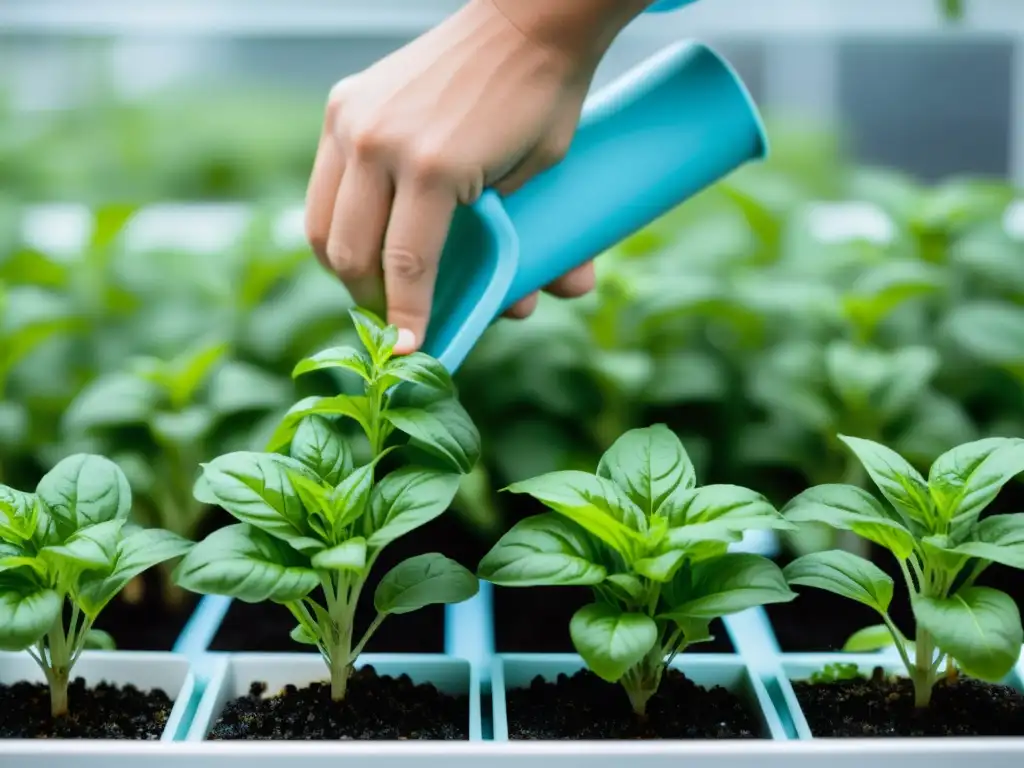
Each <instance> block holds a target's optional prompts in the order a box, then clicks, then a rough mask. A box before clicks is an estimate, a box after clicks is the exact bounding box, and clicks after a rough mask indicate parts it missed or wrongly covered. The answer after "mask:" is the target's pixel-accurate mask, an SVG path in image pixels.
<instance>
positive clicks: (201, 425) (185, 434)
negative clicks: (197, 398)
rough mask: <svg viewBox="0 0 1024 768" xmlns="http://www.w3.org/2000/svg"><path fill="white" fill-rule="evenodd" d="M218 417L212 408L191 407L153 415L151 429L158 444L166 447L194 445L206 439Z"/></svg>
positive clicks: (202, 406) (203, 406)
mask: <svg viewBox="0 0 1024 768" xmlns="http://www.w3.org/2000/svg"><path fill="white" fill-rule="evenodd" d="M216 416H217V415H216V414H215V413H214V412H213V409H212V408H207V407H206V406H205V405H191V406H188V407H185V408H183V409H182V410H180V411H164V412H161V413H155V414H153V417H152V419H151V420H150V428H151V429H152V430H153V436H154V437H155V438H156V440H157V442H158V443H160V444H162V445H164V446H173V447H174V448H177V447H178V446H182V445H190V444H192V445H194V444H196V443H200V442H201V441H203V440H205V439H206V437H207V436H208V434H209V432H210V430H212V429H213V427H214V424H215V423H216ZM174 448H172V450H173V449H174Z"/></svg>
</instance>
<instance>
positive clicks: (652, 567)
mask: <svg viewBox="0 0 1024 768" xmlns="http://www.w3.org/2000/svg"><path fill="white" fill-rule="evenodd" d="M688 556H689V552H688V551H687V550H685V549H674V550H670V551H669V552H664V553H662V554H660V555H653V556H651V557H642V558H640V559H639V560H637V561H636V562H634V563H633V570H635V571H636V572H637V573H638V574H640V575H641V576H643V577H645V578H648V579H650V580H651V581H660V582H666V581H671V579H672V577H673V576H675V573H676V571H677V570H678V569H679V566H681V565H682V564H683V562H684V561H685V560H686V558H687V557H688Z"/></svg>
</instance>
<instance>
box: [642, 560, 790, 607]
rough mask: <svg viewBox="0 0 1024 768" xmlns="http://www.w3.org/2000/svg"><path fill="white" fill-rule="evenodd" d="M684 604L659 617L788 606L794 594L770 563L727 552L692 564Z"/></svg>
mask: <svg viewBox="0 0 1024 768" xmlns="http://www.w3.org/2000/svg"><path fill="white" fill-rule="evenodd" d="M689 576H690V584H689V587H690V588H689V590H688V591H687V592H688V594H687V595H686V601H685V602H683V603H682V604H676V605H672V606H670V610H669V611H667V612H665V613H664V614H663V615H662V616H663V617H664V618H670V619H673V620H675V621H682V620H684V619H708V620H710V619H717V618H719V617H720V616H728V615H730V614H733V613H739V612H740V611H745V610H746V609H748V608H754V607H756V606H759V605H766V604H768V603H788V602H789V601H791V600H793V599H794V598H796V593H795V592H793V591H792V590H790V589H789V587H788V586H786V580H785V578H784V577H783V575H782V570H781V569H780V568H779V566H777V565H776V564H775V563H773V562H772V561H771V560H769V559H767V558H765V557H761V556H760V555H752V554H746V553H730V554H727V555H723V556H722V557H718V558H715V559H713V560H705V561H704V562H700V563H696V564H694V565H693V567H692V569H691V571H690V574H689Z"/></svg>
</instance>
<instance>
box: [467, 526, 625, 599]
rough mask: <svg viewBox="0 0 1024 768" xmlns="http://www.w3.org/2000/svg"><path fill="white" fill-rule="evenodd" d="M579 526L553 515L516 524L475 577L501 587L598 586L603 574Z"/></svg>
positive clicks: (490, 552)
mask: <svg viewBox="0 0 1024 768" xmlns="http://www.w3.org/2000/svg"><path fill="white" fill-rule="evenodd" d="M596 560H597V554H596V552H595V551H594V542H593V540H592V539H591V538H590V537H589V536H588V534H587V533H586V531H584V530H583V529H582V528H580V526H579V525H577V524H576V523H574V522H572V521H571V520H566V519H565V518H564V517H561V516H559V515H557V514H555V513H553V512H546V513H544V514H540V515H533V516H532V517H528V518H526V519H525V520H520V521H519V522H518V523H516V524H515V525H514V526H512V528H511V529H510V530H509V531H508V532H507V533H506V534H505V535H504V536H502V537H501V538H500V539H499V540H498V542H497V543H496V544H495V545H494V546H493V547H492V548H491V550H490V551H489V552H488V553H487V554H486V555H485V556H484V558H483V559H482V560H481V561H480V565H479V567H478V568H477V575H478V576H479V577H480V578H481V579H484V580H486V581H489V582H491V583H492V584H497V585H499V586H503V587H534V586H550V585H571V584H600V583H601V582H602V581H604V579H605V576H606V575H607V571H606V570H605V568H604V567H603V566H601V565H599V564H598V563H597V562H596Z"/></svg>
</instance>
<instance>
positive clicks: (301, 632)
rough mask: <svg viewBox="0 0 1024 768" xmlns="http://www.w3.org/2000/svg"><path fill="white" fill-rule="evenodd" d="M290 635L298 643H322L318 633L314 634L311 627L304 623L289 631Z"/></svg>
mask: <svg viewBox="0 0 1024 768" xmlns="http://www.w3.org/2000/svg"><path fill="white" fill-rule="evenodd" d="M288 637H290V638H291V639H292V640H294V641H295V642H296V643H301V644H302V645H319V643H320V641H319V640H318V639H317V637H316V635H314V634H313V632H312V631H311V630H310V629H309V628H307V627H306V626H304V625H302V624H297V625H296V626H295V628H294V629H292V631H291V632H289V633H288Z"/></svg>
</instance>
